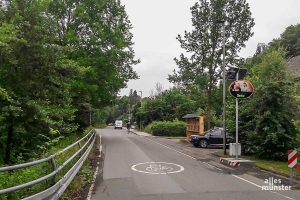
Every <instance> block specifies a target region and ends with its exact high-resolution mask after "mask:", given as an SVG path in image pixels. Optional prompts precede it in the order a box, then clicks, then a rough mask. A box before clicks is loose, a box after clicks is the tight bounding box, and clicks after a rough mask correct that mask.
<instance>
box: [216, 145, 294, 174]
mask: <svg viewBox="0 0 300 200" xmlns="http://www.w3.org/2000/svg"><path fill="white" fill-rule="evenodd" d="M214 155H216V156H218V157H230V156H228V155H224V152H223V151H218V152H215V153H214ZM242 157H243V158H245V159H248V160H252V161H255V166H256V167H258V168H261V169H264V170H267V171H270V172H273V173H277V174H280V175H284V176H290V172H291V169H290V168H288V166H287V161H286V162H284V161H276V160H266V159H260V158H256V157H255V156H242ZM295 174H296V178H297V179H300V168H299V167H298V169H295Z"/></svg>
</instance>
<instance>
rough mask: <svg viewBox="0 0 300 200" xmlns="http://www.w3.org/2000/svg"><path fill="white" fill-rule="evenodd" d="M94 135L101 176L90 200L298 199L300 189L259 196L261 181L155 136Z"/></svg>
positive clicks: (106, 131)
mask: <svg viewBox="0 0 300 200" xmlns="http://www.w3.org/2000/svg"><path fill="white" fill-rule="evenodd" d="M98 133H99V134H100V135H101V141H102V150H103V153H104V155H105V158H104V169H103V170H104V172H103V182H102V183H101V184H100V185H99V186H97V188H96V193H95V194H94V195H93V196H92V200H202V199H203V200H248V199H249V200H268V199H270V200H282V199H290V200H293V199H294V200H300V191H299V190H292V191H263V190H262V189H261V186H264V185H267V184H265V183H264V180H261V179H258V178H256V177H253V176H250V175H248V174H238V175H235V174H229V173H226V171H224V170H222V169H220V168H218V167H214V166H212V165H210V164H208V163H205V162H202V161H199V160H197V159H195V158H194V157H192V156H189V155H187V154H184V153H182V152H181V151H178V150H176V149H174V148H173V147H170V146H168V145H165V144H162V143H160V142H159V140H157V139H156V138H154V137H142V136H137V135H134V134H128V133H127V131H126V130H114V129H113V128H111V127H110V128H106V129H101V130H98ZM198 150H199V151H201V149H198Z"/></svg>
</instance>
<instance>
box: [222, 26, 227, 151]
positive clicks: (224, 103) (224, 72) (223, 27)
mask: <svg viewBox="0 0 300 200" xmlns="http://www.w3.org/2000/svg"><path fill="white" fill-rule="evenodd" d="M222 37H223V64H222V68H223V133H224V134H223V150H224V155H226V67H225V21H222Z"/></svg>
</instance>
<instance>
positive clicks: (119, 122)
mask: <svg viewBox="0 0 300 200" xmlns="http://www.w3.org/2000/svg"><path fill="white" fill-rule="evenodd" d="M117 128H120V129H122V128H123V121H122V120H116V121H115V129H117Z"/></svg>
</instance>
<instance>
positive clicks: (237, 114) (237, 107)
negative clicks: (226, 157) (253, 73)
mask: <svg viewBox="0 0 300 200" xmlns="http://www.w3.org/2000/svg"><path fill="white" fill-rule="evenodd" d="M238 80H239V71H238V73H236V81H238ZM238 142H239V99H238V98H235V158H236V159H238V157H239V156H238Z"/></svg>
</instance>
